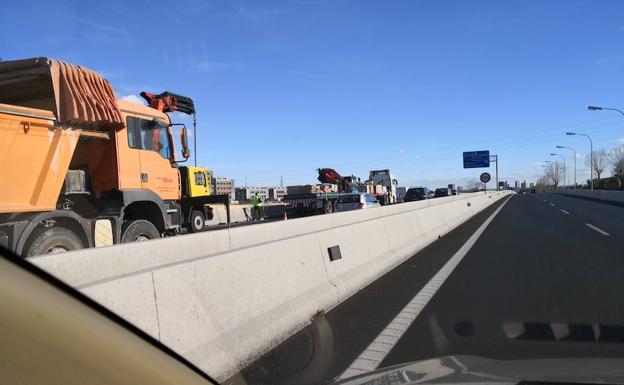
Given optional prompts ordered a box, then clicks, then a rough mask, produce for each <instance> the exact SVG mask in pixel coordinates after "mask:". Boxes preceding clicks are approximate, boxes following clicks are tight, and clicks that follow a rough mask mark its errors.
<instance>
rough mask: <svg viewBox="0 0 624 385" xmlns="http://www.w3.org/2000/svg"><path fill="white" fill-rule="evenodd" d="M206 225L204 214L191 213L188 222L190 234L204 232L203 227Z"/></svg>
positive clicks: (194, 211) (198, 212)
mask: <svg viewBox="0 0 624 385" xmlns="http://www.w3.org/2000/svg"><path fill="white" fill-rule="evenodd" d="M205 225H206V219H205V218H204V213H202V212H201V211H199V210H193V211H191V218H190V220H189V224H188V229H189V231H190V232H191V233H198V232H200V231H204V226H205Z"/></svg>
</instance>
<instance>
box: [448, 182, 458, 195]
mask: <svg viewBox="0 0 624 385" xmlns="http://www.w3.org/2000/svg"><path fill="white" fill-rule="evenodd" d="M448 189H449V190H451V195H457V192H458V191H457V187H456V186H455V185H454V184H452V183H451V184H449V185H448Z"/></svg>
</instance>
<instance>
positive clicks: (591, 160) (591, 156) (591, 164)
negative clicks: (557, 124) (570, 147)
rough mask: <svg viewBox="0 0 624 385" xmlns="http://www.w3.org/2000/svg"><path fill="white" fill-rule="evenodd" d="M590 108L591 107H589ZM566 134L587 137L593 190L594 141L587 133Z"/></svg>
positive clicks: (590, 179) (590, 178) (567, 133)
mask: <svg viewBox="0 0 624 385" xmlns="http://www.w3.org/2000/svg"><path fill="white" fill-rule="evenodd" d="M590 107H592V106H590ZM588 108H589V107H588ZM595 108H598V107H595ZM590 110H592V109H591V108H590ZM620 112H622V111H620ZM622 115H624V113H622ZM566 135H580V136H584V137H586V138H587V139H589V182H590V186H591V189H592V190H593V189H594V142H592V138H590V137H589V135H587V134H577V133H576V132H566Z"/></svg>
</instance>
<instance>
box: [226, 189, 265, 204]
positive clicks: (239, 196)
mask: <svg viewBox="0 0 624 385" xmlns="http://www.w3.org/2000/svg"><path fill="white" fill-rule="evenodd" d="M256 193H258V196H259V197H260V198H262V200H263V201H265V200H267V199H269V188H268V187H237V188H236V189H235V190H234V197H235V198H236V200H237V201H239V202H245V201H249V200H250V199H251V197H252V196H254V194H256Z"/></svg>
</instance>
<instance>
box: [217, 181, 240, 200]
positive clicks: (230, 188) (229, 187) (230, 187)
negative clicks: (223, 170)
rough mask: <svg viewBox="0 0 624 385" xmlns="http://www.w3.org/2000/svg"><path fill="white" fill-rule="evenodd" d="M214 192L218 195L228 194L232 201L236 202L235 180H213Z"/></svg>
mask: <svg viewBox="0 0 624 385" xmlns="http://www.w3.org/2000/svg"><path fill="white" fill-rule="evenodd" d="M212 191H213V192H214V194H216V195H221V194H228V195H229V196H230V200H236V195H235V185H234V179H228V178H213V179H212Z"/></svg>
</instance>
